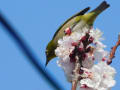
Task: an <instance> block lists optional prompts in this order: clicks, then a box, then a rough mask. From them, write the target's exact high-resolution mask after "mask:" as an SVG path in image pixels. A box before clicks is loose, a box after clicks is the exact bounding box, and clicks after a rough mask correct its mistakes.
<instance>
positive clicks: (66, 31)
mask: <svg viewBox="0 0 120 90" xmlns="http://www.w3.org/2000/svg"><path fill="white" fill-rule="evenodd" d="M64 32H65V34H66V35H70V34H71V33H72V32H71V29H70V28H66V29H65V31H64Z"/></svg>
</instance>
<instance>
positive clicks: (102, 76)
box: [55, 27, 116, 90]
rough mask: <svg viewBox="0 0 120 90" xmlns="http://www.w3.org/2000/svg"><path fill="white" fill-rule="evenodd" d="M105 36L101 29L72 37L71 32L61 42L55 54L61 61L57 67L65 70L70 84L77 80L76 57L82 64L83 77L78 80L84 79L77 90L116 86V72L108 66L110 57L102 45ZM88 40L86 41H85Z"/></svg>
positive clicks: (76, 32) (104, 89)
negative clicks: (75, 74) (75, 73)
mask: <svg viewBox="0 0 120 90" xmlns="http://www.w3.org/2000/svg"><path fill="white" fill-rule="evenodd" d="M76 28H77V27H76ZM68 30H70V28H68ZM66 32H67V31H66ZM87 33H88V34H87ZM102 34H103V33H102V32H101V31H100V30H99V29H96V30H95V29H94V28H91V29H88V28H87V27H84V28H82V30H77V31H74V32H72V33H71V34H70V32H69V35H66V36H64V37H63V38H62V39H59V40H58V47H57V48H56V50H55V54H56V56H58V58H59V59H60V60H58V61H57V64H58V66H60V67H61V68H63V70H64V72H65V75H66V77H67V80H68V81H69V82H72V80H74V79H75V78H76V76H74V74H73V70H74V69H75V60H76V58H75V55H78V57H79V59H80V60H82V68H81V70H83V73H82V74H78V76H77V77H81V80H79V82H78V85H77V90H110V88H111V87H113V86H114V85H115V80H114V75H115V73H116V71H115V69H114V68H113V67H111V66H109V65H107V64H106V62H105V60H107V59H109V53H108V52H107V51H106V50H105V47H106V45H104V44H103V43H102V42H101V40H103V38H102ZM86 38H87V41H84V40H86ZM86 42H87V44H86ZM85 45H87V46H85ZM76 48H77V51H76Z"/></svg>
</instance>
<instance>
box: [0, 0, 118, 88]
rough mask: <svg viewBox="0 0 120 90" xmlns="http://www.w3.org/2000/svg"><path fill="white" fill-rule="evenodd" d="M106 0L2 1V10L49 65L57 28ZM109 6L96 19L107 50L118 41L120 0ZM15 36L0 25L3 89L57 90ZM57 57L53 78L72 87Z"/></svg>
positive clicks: (52, 66)
mask: <svg viewBox="0 0 120 90" xmlns="http://www.w3.org/2000/svg"><path fill="white" fill-rule="evenodd" d="M102 1H103V0H0V11H2V13H3V14H5V16H6V17H7V18H8V20H9V21H10V22H11V24H12V25H13V26H14V27H15V28H16V30H17V32H18V33H19V34H21V35H22V38H24V40H26V42H27V43H28V44H29V46H30V47H31V49H32V50H33V51H34V53H35V55H36V57H37V58H39V59H40V60H41V61H39V62H42V63H43V65H44V64H45V61H46V58H45V48H46V45H47V43H48V42H49V41H50V40H51V39H52V36H53V35H54V33H55V31H56V29H57V28H58V27H59V26H60V25H61V24H62V23H63V22H64V21H65V20H66V19H68V18H69V17H70V16H72V15H73V14H75V13H76V12H79V11H80V10H81V9H83V8H86V7H87V6H90V7H91V9H93V8H95V7H96V6H97V5H99V4H100V3H101V2H102ZM108 3H109V4H110V5H111V7H110V8H109V9H107V10H106V11H105V12H103V13H102V14H101V15H100V16H99V17H98V18H97V19H96V21H95V24H94V27H95V28H99V29H101V30H102V32H104V35H103V36H104V37H105V41H103V42H104V44H106V45H107V48H106V49H107V50H108V51H110V48H111V47H112V46H113V45H114V44H115V42H116V41H117V35H118V33H119V32H120V27H119V26H120V23H119V21H120V18H119V16H120V12H119V8H120V5H119V3H120V1H119V0H117V1H115V0H109V1H108ZM119 50H120V48H118V50H117V52H116V57H115V59H114V61H113V63H112V66H113V67H115V68H116V70H117V74H116V77H115V79H116V81H117V83H116V86H115V87H114V88H113V89H112V90H118V89H119V87H120V69H119V66H120V59H119V57H120V51H119ZM26 59H27V58H26V57H25V56H24V54H22V52H21V50H20V49H19V47H18V46H17V45H16V43H14V41H13V39H12V38H11V37H10V36H9V35H8V33H6V32H4V28H3V27H2V26H1V24H0V90H42V89H44V90H53V89H52V88H51V87H50V86H49V85H48V84H47V83H46V82H45V81H44V80H43V78H42V77H41V76H40V75H39V74H38V73H37V72H36V70H35V69H34V68H33V67H32V66H31V64H30V63H29V62H28V60H26ZM56 61H57V58H56V59H54V60H53V61H51V62H50V63H49V65H48V66H47V68H46V69H47V70H49V71H50V72H51V73H52V74H53V77H54V78H55V79H56V80H57V81H58V82H59V83H61V84H62V86H63V87H64V88H65V90H70V88H71V84H70V83H68V82H67V81H66V78H65V76H64V72H63V71H62V69H61V68H59V67H58V66H57V64H56Z"/></svg>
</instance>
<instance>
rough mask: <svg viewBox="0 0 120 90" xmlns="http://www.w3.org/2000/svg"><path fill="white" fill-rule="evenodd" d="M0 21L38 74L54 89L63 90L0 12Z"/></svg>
mask: <svg viewBox="0 0 120 90" xmlns="http://www.w3.org/2000/svg"><path fill="white" fill-rule="evenodd" d="M0 22H1V24H2V26H3V27H4V28H5V29H4V30H5V31H6V32H8V33H9V35H10V36H11V37H12V38H13V39H14V41H15V42H16V43H17V45H18V46H19V47H20V48H21V50H22V51H23V53H24V54H25V55H26V57H27V58H28V60H29V62H30V63H31V64H32V65H33V66H34V67H35V68H36V69H37V71H38V72H39V74H40V75H42V76H43V77H44V79H45V80H46V81H47V82H48V83H49V84H50V85H51V86H52V87H53V88H54V89H55V90H64V89H63V88H62V87H61V85H60V84H59V83H58V82H57V81H56V80H55V79H53V77H52V76H51V74H50V73H49V72H48V71H46V72H47V73H46V72H45V71H44V69H43V67H42V64H40V62H38V61H40V60H38V59H37V58H36V57H35V56H34V55H35V54H34V53H33V52H32V50H31V49H30V48H29V46H28V45H27V44H26V43H25V41H24V40H23V39H22V37H20V35H19V34H18V33H17V32H16V30H15V29H14V28H13V27H12V26H11V25H10V23H8V21H7V19H6V18H5V17H4V16H3V15H2V14H1V13H0Z"/></svg>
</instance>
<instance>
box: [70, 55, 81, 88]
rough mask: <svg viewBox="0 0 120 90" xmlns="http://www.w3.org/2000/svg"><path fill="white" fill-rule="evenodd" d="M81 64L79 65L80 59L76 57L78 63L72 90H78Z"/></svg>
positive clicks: (74, 71)
mask: <svg viewBox="0 0 120 90" xmlns="http://www.w3.org/2000/svg"><path fill="white" fill-rule="evenodd" d="M80 67H81V66H80V63H79V58H78V56H76V62H75V69H74V70H73V75H74V78H73V79H74V80H73V81H72V89H71V90H76V88H77V83H78V79H79V70H80Z"/></svg>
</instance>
